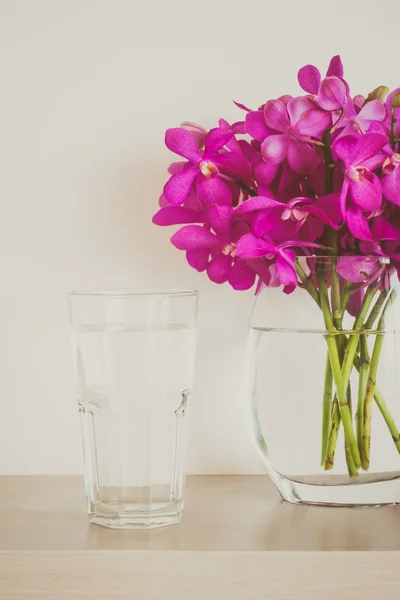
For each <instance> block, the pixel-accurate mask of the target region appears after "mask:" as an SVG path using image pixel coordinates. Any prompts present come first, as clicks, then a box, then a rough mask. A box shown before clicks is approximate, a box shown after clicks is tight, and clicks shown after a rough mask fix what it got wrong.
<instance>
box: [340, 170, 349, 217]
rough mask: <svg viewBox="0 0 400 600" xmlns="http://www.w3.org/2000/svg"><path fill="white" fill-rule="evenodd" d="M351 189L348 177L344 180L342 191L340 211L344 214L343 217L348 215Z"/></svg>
mask: <svg viewBox="0 0 400 600" xmlns="http://www.w3.org/2000/svg"><path fill="white" fill-rule="evenodd" d="M348 191H349V180H348V179H347V177H346V178H345V180H344V181H343V185H342V190H341V192H340V213H341V215H342V219H344V218H345V216H346V208H347V194H348Z"/></svg>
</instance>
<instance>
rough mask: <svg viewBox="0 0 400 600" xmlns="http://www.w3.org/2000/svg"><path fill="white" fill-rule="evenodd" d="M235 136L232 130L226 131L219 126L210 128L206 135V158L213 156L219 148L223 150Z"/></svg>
mask: <svg viewBox="0 0 400 600" xmlns="http://www.w3.org/2000/svg"><path fill="white" fill-rule="evenodd" d="M232 136H233V132H232V131H224V130H223V129H220V128H219V127H215V128H214V129H210V131H209V132H208V133H207V135H206V140H205V148H204V158H205V159H207V158H210V157H212V156H213V155H214V154H215V153H216V152H218V150H221V148H223V147H224V146H225V145H226V144H227V143H228V142H229V140H230V139H231V137H232Z"/></svg>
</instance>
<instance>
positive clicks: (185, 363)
mask: <svg viewBox="0 0 400 600" xmlns="http://www.w3.org/2000/svg"><path fill="white" fill-rule="evenodd" d="M69 305H70V319H71V333H72V346H73V354H74V365H75V381H76V394H77V398H78V405H79V412H80V416H81V426H82V442H83V454H84V467H85V483H86V494H87V499H88V513H89V520H90V521H91V522H93V523H97V524H99V525H104V526H107V527H112V528H149V527H157V526H161V525H168V524H172V523H177V522H179V520H180V518H181V514H182V509H183V489H184V453H185V428H186V427H185V422H186V412H187V406H188V402H189V399H190V395H191V388H192V381H193V371H194V356H195V326H196V310H197V292H196V291H193V290H103V291H78V292H73V293H71V294H70V296H69Z"/></svg>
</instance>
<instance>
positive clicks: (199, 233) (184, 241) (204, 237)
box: [171, 225, 218, 250]
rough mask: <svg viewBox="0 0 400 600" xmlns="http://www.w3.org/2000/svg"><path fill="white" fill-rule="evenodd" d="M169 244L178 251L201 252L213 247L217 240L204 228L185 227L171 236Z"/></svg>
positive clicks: (196, 226)
mask: <svg viewBox="0 0 400 600" xmlns="http://www.w3.org/2000/svg"><path fill="white" fill-rule="evenodd" d="M171 242H172V244H173V245H174V246H175V248H178V250H197V249H199V250H202V249H205V248H212V247H213V246H215V245H216V244H217V243H218V238H217V236H216V235H214V234H213V233H211V231H208V229H206V228H205V227H200V226H199V225H185V227H182V228H181V229H179V231H177V232H176V233H175V234H174V235H173V236H172V238H171Z"/></svg>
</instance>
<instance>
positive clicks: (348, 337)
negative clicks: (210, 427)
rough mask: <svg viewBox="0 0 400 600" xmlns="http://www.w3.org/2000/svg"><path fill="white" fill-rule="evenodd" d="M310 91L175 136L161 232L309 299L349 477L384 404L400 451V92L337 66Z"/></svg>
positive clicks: (325, 405) (248, 278)
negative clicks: (354, 90) (392, 385)
mask: <svg viewBox="0 0 400 600" xmlns="http://www.w3.org/2000/svg"><path fill="white" fill-rule="evenodd" d="M298 82H299V84H300V87H301V88H302V89H303V90H304V92H305V93H304V94H303V95H300V96H296V97H292V96H290V95H283V96H280V97H279V98H276V99H273V100H268V101H267V102H266V103H265V104H263V105H262V106H260V107H259V108H258V109H257V110H252V109H249V108H247V107H246V106H244V105H242V104H239V103H236V104H237V106H238V108H239V109H241V110H242V111H243V113H244V118H243V120H240V121H238V122H236V123H232V124H231V123H228V122H227V121H226V120H225V119H220V120H219V122H218V126H217V127H216V128H214V129H211V130H210V131H206V130H205V129H203V128H202V127H200V126H198V125H196V124H193V123H188V122H186V123H183V124H182V125H181V126H180V127H178V128H174V129H168V130H167V132H166V136H165V143H166V145H167V147H168V148H169V149H170V150H171V151H172V152H174V153H175V154H177V155H179V156H180V157H182V158H183V159H185V160H183V161H179V162H174V163H172V164H171V165H170V167H169V173H170V178H169V179H168V181H167V183H166V184H165V187H164V191H163V194H162V195H161V198H160V209H159V210H158V212H157V213H156V214H155V216H154V218H153V222H154V223H155V224H157V225H161V226H166V225H182V227H180V229H178V231H176V233H174V235H173V236H172V238H171V242H172V244H173V245H174V246H175V247H176V248H178V249H179V250H184V251H185V252H186V258H187V261H188V263H189V265H190V266H191V267H193V268H194V269H196V270H197V271H200V272H202V271H205V272H206V273H207V275H208V277H209V278H210V279H211V280H212V281H213V282H215V283H219V284H222V283H225V282H228V283H229V284H230V285H231V286H232V287H233V288H234V289H236V290H246V289H249V288H251V287H253V286H255V291H256V294H259V292H260V291H261V290H262V289H263V288H265V287H277V286H282V288H283V292H284V293H285V294H292V293H293V292H294V291H295V289H296V288H302V289H303V290H304V291H305V292H306V293H308V295H309V296H310V299H311V301H312V302H313V303H315V306H316V307H317V308H318V311H319V314H320V315H321V320H322V323H323V329H324V336H323V337H324V344H325V349H326V353H327V360H326V366H325V371H324V378H323V389H321V400H322V401H321V404H322V419H321V420H322V449H321V460H320V462H321V465H322V469H324V470H327V471H330V470H331V469H332V468H333V467H334V465H335V450H336V447H337V442H338V435H339V432H340V431H343V436H344V457H345V460H346V465H347V471H348V475H349V476H350V481H351V480H353V478H356V477H357V476H358V475H359V473H360V472H361V471H362V470H363V471H367V470H368V469H369V466H370V455H371V451H370V443H371V414H372V406H373V404H374V403H375V405H376V406H377V408H378V410H379V411H380V413H381V415H382V416H383V419H384V422H385V423H386V426H387V429H388V431H389V436H390V437H391V438H392V440H393V447H394V448H395V449H397V451H398V452H400V434H399V431H398V429H397V426H396V424H395V420H394V418H393V415H392V414H391V412H390V410H389V408H388V403H387V402H386V399H385V397H384V395H383V394H382V392H381V390H380V389H379V386H378V370H379V364H380V357H381V352H382V346H383V341H384V338H385V335H384V334H385V331H386V329H385V318H386V316H387V311H388V307H390V306H391V304H392V303H393V301H394V299H395V294H396V290H395V288H396V285H397V282H398V276H399V273H400V153H399V152H400V146H399V144H400V88H399V89H398V90H394V91H393V92H391V93H389V90H388V88H386V87H385V86H379V87H377V88H376V89H374V90H373V91H372V92H371V93H370V94H369V95H368V96H366V97H364V96H361V95H356V96H353V95H352V94H351V92H350V86H349V84H348V83H347V81H346V80H345V79H344V77H343V67H342V62H341V60H340V57H339V56H334V57H333V58H332V60H331V62H330V64H329V67H328V70H327V73H326V75H325V76H324V77H322V76H321V74H320V72H319V71H318V69H317V68H316V67H315V66H312V65H307V66H305V67H303V68H301V69H300V71H299V72H298ZM303 293H304V292H303ZM350 318H351V319H352V323H351V325H350V326H346V327H345V325H344V323H348V319H350ZM371 340H373V344H372V343H371ZM355 377H357V381H356V382H355V381H354V378H355ZM355 386H356V388H357V390H355V389H354V387H355ZM355 392H356V393H355ZM305 400H306V398H305ZM355 400H356V401H355ZM356 404H357V406H355V405H356ZM257 419H258V416H257ZM261 433H262V432H261ZM261 433H260V436H259V439H261V438H262V435H261ZM264 445H265V441H262V442H261V441H259V446H260V449H261V450H263V448H264ZM281 475H282V473H280V476H281ZM280 491H281V493H282V495H284V496H286V497H288V496H290V494H289V493H286V494H285V493H283V492H282V489H281V490H280ZM289 499H290V498H289ZM292 499H293V498H292ZM398 500H400V497H399V498H398ZM294 501H296V498H294ZM390 501H391V500H390ZM339 503H340V502H339ZM373 503H374V502H373Z"/></svg>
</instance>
